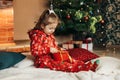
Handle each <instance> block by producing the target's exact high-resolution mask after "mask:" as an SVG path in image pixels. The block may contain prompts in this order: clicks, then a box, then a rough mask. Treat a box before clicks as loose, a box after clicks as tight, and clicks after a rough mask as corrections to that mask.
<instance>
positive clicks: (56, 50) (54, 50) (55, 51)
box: [50, 48, 59, 54]
mask: <svg viewBox="0 0 120 80" xmlns="http://www.w3.org/2000/svg"><path fill="white" fill-rule="evenodd" d="M50 52H51V53H53V54H54V53H57V52H59V50H58V49H56V48H50Z"/></svg>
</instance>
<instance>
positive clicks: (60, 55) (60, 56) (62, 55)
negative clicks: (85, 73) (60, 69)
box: [53, 50, 72, 62]
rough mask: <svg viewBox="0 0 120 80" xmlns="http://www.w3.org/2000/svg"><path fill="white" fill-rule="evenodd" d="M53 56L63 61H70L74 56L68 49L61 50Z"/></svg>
mask: <svg viewBox="0 0 120 80" xmlns="http://www.w3.org/2000/svg"><path fill="white" fill-rule="evenodd" d="M53 58H54V60H56V61H61V62H63V61H70V62H72V58H71V56H70V55H69V53H68V51H66V50H61V51H59V52H58V53H54V54H53Z"/></svg>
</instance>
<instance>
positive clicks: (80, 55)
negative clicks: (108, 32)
mask: <svg viewBox="0 0 120 80" xmlns="http://www.w3.org/2000/svg"><path fill="white" fill-rule="evenodd" d="M68 51H69V54H70V55H71V57H72V58H74V59H77V60H82V61H84V62H87V61H90V60H92V59H95V58H98V57H99V56H98V55H96V54H94V53H92V52H90V51H88V50H86V49H83V48H74V49H69V50H68Z"/></svg>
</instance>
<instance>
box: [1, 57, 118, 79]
mask: <svg viewBox="0 0 120 80" xmlns="http://www.w3.org/2000/svg"><path fill="white" fill-rule="evenodd" d="M98 59H99V60H100V64H99V66H98V68H97V70H96V72H92V71H80V72H78V73H67V72H61V71H53V70H49V69H43V68H35V67H34V66H33V62H32V61H30V60H28V59H25V60H23V61H21V62H20V63H18V64H17V65H15V66H14V67H11V68H7V69H4V70H1V71H0V80H120V60H119V59H116V58H112V57H101V58H98ZM111 64H112V65H111Z"/></svg>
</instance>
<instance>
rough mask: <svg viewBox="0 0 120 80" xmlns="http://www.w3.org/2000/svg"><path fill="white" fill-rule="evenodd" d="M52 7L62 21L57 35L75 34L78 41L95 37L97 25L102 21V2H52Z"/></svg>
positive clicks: (76, 0) (70, 0) (66, 0)
mask: <svg viewBox="0 0 120 80" xmlns="http://www.w3.org/2000/svg"><path fill="white" fill-rule="evenodd" d="M50 2H51V4H50V5H51V6H53V9H54V11H55V12H56V14H57V15H58V16H59V18H60V19H61V24H60V25H59V27H58V28H57V29H56V32H55V34H56V35H62V34H64V35H65V34H66V35H67V34H73V35H75V36H77V35H78V36H79V37H78V36H77V39H78V40H83V39H85V38H87V37H93V34H95V33H96V24H97V23H100V22H101V21H102V16H101V14H100V10H99V7H100V3H101V1H100V0H51V1H50ZM80 36H81V37H80Z"/></svg>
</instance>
